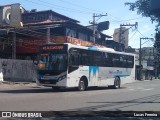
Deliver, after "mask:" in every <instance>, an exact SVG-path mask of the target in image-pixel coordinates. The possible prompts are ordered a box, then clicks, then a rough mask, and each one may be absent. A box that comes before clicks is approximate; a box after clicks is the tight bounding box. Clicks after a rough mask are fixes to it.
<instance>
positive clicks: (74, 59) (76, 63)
mask: <svg viewBox="0 0 160 120" xmlns="http://www.w3.org/2000/svg"><path fill="white" fill-rule="evenodd" d="M70 57H71V58H70V62H71V63H70V65H71V66H79V55H78V54H71V56H70Z"/></svg>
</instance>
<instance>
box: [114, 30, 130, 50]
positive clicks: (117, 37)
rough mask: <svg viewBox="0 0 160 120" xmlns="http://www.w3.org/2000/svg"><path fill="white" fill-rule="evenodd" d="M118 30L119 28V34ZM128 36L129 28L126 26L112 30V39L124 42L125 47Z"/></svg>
mask: <svg viewBox="0 0 160 120" xmlns="http://www.w3.org/2000/svg"><path fill="white" fill-rule="evenodd" d="M120 30H121V35H120ZM120 37H121V38H120ZM128 37H129V30H128V29H127V28H125V27H121V28H117V29H115V30H114V34H113V40H114V41H116V42H119V43H122V44H124V45H125V48H128Z"/></svg>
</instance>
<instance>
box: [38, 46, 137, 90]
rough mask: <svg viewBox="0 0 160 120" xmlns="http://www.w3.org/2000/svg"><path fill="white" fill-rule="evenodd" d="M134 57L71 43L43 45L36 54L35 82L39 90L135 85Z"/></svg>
mask: <svg viewBox="0 0 160 120" xmlns="http://www.w3.org/2000/svg"><path fill="white" fill-rule="evenodd" d="M134 59H135V57H134V55H133V54H130V53H124V52H118V51H114V50H113V49H111V48H100V47H94V46H90V47H85V46H80V45H74V44H70V43H64V44H48V45H43V46H41V48H40V51H39V61H38V80H37V83H38V84H39V85H42V86H49V87H52V88H54V89H56V88H61V87H65V88H70V87H77V88H78V89H79V90H80V91H83V90H86V89H87V87H91V86H97V87H98V86H112V87H114V88H116V89H117V88H120V86H121V84H125V83H131V82H133V81H135V62H134V61H135V60H134Z"/></svg>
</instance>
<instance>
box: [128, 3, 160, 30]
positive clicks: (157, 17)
mask: <svg viewBox="0 0 160 120" xmlns="http://www.w3.org/2000/svg"><path fill="white" fill-rule="evenodd" d="M125 5H129V10H131V11H137V14H141V15H142V16H144V17H150V18H151V21H152V22H157V26H156V27H158V26H160V14H156V13H153V12H152V11H151V6H150V0H137V1H135V2H134V3H131V2H126V3H125Z"/></svg>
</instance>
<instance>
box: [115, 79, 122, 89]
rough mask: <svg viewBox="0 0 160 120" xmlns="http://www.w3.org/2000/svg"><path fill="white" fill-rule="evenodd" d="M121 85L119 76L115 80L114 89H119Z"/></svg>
mask: <svg viewBox="0 0 160 120" xmlns="http://www.w3.org/2000/svg"><path fill="white" fill-rule="evenodd" d="M120 87H121V81H120V78H119V77H116V78H115V80H114V85H113V88H114V89H119V88H120Z"/></svg>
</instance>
